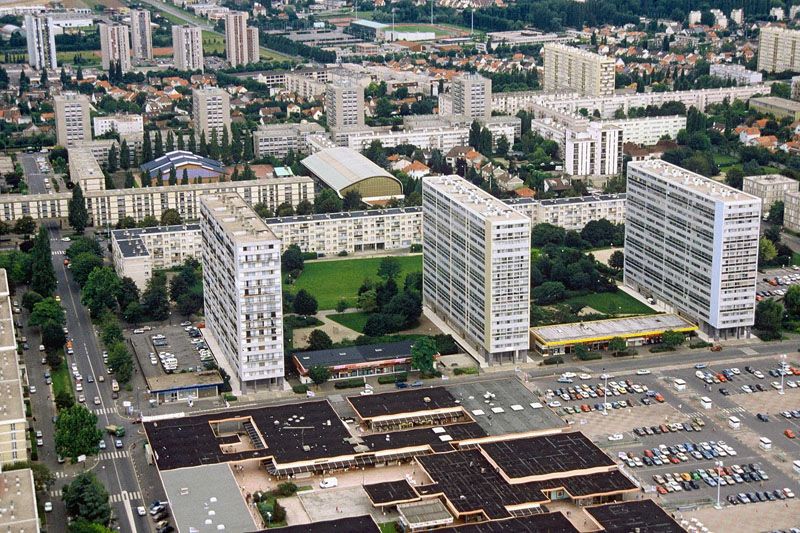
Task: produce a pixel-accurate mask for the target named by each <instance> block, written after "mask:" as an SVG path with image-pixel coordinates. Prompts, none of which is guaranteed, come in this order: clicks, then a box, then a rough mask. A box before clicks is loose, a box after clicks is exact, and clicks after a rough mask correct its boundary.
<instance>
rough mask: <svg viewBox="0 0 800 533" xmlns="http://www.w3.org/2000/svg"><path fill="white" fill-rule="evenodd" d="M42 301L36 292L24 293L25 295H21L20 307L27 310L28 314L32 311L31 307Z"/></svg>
mask: <svg viewBox="0 0 800 533" xmlns="http://www.w3.org/2000/svg"><path fill="white" fill-rule="evenodd" d="M42 300H44V298H43V297H42V295H41V294H39V293H38V292H36V291H26V292H25V294H23V295H22V307H24V308H25V309H27V310H28V311H29V312H30V311H33V306H34V305H36V304H37V303H39V302H41V301H42Z"/></svg>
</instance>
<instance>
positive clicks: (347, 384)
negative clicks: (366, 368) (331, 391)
mask: <svg viewBox="0 0 800 533" xmlns="http://www.w3.org/2000/svg"><path fill="white" fill-rule="evenodd" d="M363 386H364V380H363V379H361V378H352V379H343V380H341V381H337V382H336V383H335V384H334V385H333V387H334V388H336V389H357V388H361V387H363Z"/></svg>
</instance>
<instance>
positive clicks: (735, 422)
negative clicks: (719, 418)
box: [728, 416, 742, 429]
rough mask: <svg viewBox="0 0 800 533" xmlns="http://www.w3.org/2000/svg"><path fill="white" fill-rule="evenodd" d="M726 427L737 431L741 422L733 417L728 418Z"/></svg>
mask: <svg viewBox="0 0 800 533" xmlns="http://www.w3.org/2000/svg"><path fill="white" fill-rule="evenodd" d="M728 425H729V426H730V427H731V429H739V428H740V427H741V425H742V423H741V421H740V420H739V419H738V418H736V417H735V416H731V417H728Z"/></svg>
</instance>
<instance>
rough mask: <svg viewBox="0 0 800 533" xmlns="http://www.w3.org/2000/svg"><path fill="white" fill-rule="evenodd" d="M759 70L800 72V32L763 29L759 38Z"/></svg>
mask: <svg viewBox="0 0 800 533" xmlns="http://www.w3.org/2000/svg"><path fill="white" fill-rule="evenodd" d="M758 70H760V71H766V72H786V71H787V70H789V71H793V72H800V30H787V29H786V28H777V27H768V28H761V34H760V35H759V37H758Z"/></svg>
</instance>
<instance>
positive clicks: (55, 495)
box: [50, 489, 61, 498]
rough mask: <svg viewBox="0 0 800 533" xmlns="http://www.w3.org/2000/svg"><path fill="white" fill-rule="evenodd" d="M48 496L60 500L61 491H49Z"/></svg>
mask: <svg viewBox="0 0 800 533" xmlns="http://www.w3.org/2000/svg"><path fill="white" fill-rule="evenodd" d="M50 496H52V497H53V498H60V497H61V489H56V490H51V491H50Z"/></svg>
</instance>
